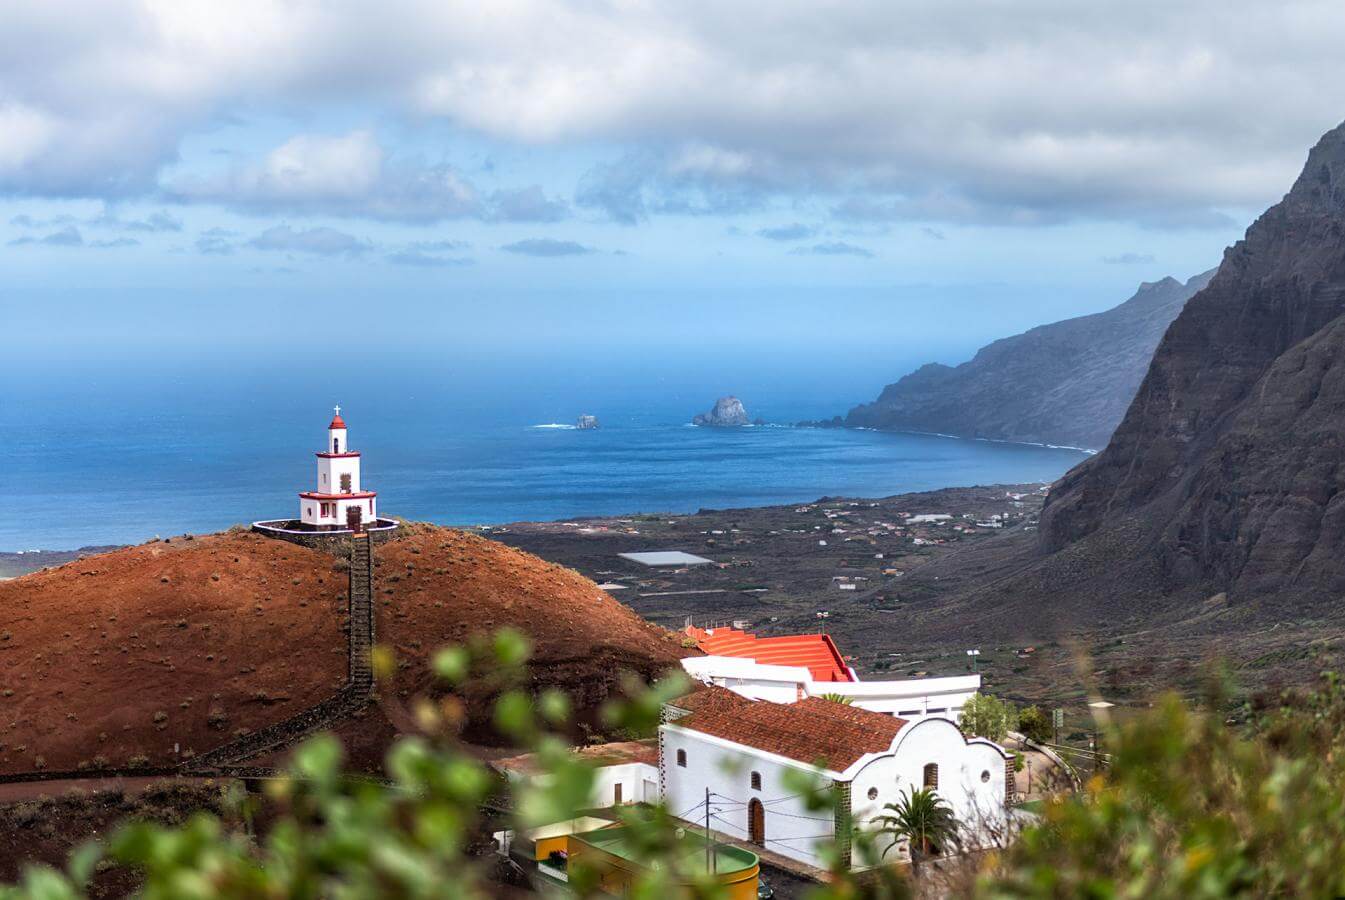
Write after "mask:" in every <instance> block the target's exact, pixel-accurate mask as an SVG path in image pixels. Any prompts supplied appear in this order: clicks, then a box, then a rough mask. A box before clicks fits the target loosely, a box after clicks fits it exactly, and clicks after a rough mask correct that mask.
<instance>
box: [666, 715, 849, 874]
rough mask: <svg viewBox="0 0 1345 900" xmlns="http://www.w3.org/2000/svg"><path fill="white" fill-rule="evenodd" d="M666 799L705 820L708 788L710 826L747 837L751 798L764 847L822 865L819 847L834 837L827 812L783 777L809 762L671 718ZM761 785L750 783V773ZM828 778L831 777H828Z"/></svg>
mask: <svg viewBox="0 0 1345 900" xmlns="http://www.w3.org/2000/svg"><path fill="white" fill-rule="evenodd" d="M662 731H663V735H662V747H663V749H662V755H661V757H660V761H661V764H662V767H663V774H664V785H665V793H664V802H665V803H666V805H667V807H668V810H669V812H671V813H672V814H673V815H674V816H678V817H679V818H683V819H686V820H687V821H690V822H693V823H695V824H698V825H704V823H705V807H704V803H705V791H706V789H707V788H708V789H709V790H710V791H711V793H712V797H711V813H712V818H711V819H710V826H711V828H712V829H713V830H715V831H719V832H722V833H724V834H727V835H730V836H732V837H734V838H738V839H740V840H743V841H749V840H750V839H751V835H750V833H749V831H748V816H749V804H750V803H751V801H752V800H757V801H759V802H760V803H761V805H762V812H763V822H764V824H765V829H764V830H765V835H764V837H765V843H764V844H763V846H764V847H765V849H767V850H769V851H771V852H772V853H778V854H780V855H781V856H787V857H789V858H790V859H794V860H798V861H799V862H803V863H806V864H808V865H811V866H821V865H822V859H821V857H820V856H819V853H818V851H819V849H820V848H821V847H822V846H824V845H825V844H828V843H830V842H831V841H832V840H833V839H834V833H835V827H834V823H833V821H832V819H831V817H830V816H828V815H826V814H824V813H819V812H816V811H813V810H809V809H808V807H807V805H806V804H807V798H806V797H802V796H798V794H797V792H796V791H794V790H793V789H791V788H790V787H787V786H786V785H785V783H784V779H785V773H786V772H790V771H793V772H815V771H816V770H815V769H813V767H811V766H807V765H804V764H802V763H798V762H794V761H793V760H788V759H786V758H784V757H780V756H775V755H774V754H770V753H767V752H765V751H761V750H756V749H754V748H751V747H742V746H739V745H737V744H732V743H729V742H727V741H722V740H720V739H718V738H714V737H711V736H709V735H703V734H700V733H698V732H693V731H687V730H683V729H680V728H678V727H677V726H676V725H675V724H670V725H664V726H663V728H662ZM678 750H682V751H685V752H686V766H685V767H681V766H678V765H677V751H678ZM753 772H757V773H758V774H759V775H760V776H761V789H760V790H753V789H752V773H753ZM827 781H828V783H829V781H830V779H827Z"/></svg>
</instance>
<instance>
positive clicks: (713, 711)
mask: <svg viewBox="0 0 1345 900" xmlns="http://www.w3.org/2000/svg"><path fill="white" fill-rule="evenodd" d="M665 719H666V721H665V724H663V725H662V726H660V728H659V776H660V779H661V783H662V786H663V799H664V802H665V804H666V805H667V807H668V809H669V810H670V811H671V812H672V813H673V814H674V815H676V816H679V817H681V818H684V819H687V820H688V821H692V822H698V823H699V822H703V821H704V818H705V816H706V805H705V804H706V798H707V796H708V798H709V808H708V813H709V818H710V824H711V828H712V829H714V830H716V831H720V832H722V833H724V834H727V835H729V836H731V837H735V838H738V839H741V840H746V841H750V842H752V843H755V844H758V845H760V846H762V847H764V848H765V849H766V850H769V851H771V852H774V853H778V854H780V855H782V856H787V857H789V858H791V859H794V860H797V861H799V862H802V863H805V864H808V865H813V866H820V865H822V864H823V859H822V857H821V856H820V851H821V849H822V848H823V847H824V846H825V845H828V844H831V843H833V842H835V843H836V844H837V846H839V847H840V848H841V851H842V852H843V853H848V854H849V860H850V864H851V865H852V866H854V867H860V866H862V865H863V861H862V860H861V859H860V857H859V855H858V853H857V852H856V851H855V848H854V843H853V839H852V831H851V828H852V827H853V828H854V829H863V830H870V831H871V830H873V829H875V828H876V827H877V823H876V822H875V820H876V819H877V817H878V816H880V815H881V814H882V812H883V807H884V805H885V804H889V803H895V802H897V800H898V798H899V797H900V796H902V795H903V794H906V793H908V792H910V791H911V790H913V789H919V788H921V787H930V788H933V789H934V790H935V792H936V793H937V794H938V795H939V796H940V797H941V798H943V799H944V800H945V801H946V802H947V803H948V804H949V805H950V806H951V807H952V808H953V812H954V815H955V816H956V818H957V821H958V823H959V826H960V829H961V832H962V842H963V844H962V845H963V847H964V848H971V847H987V846H993V845H996V844H998V843H1001V842H1002V841H1003V840H1004V838H1005V836H1006V833H1007V826H1008V813H1007V799H1008V798H1009V797H1010V796H1011V795H1012V791H1013V758H1012V756H1011V755H1010V754H1009V753H1008V752H1006V751H1005V750H1004V749H1003V748H1001V747H1000V746H999V745H997V744H995V743H993V742H991V741H988V740H985V739H982V738H966V737H964V736H963V734H962V732H961V731H960V730H959V729H958V727H957V726H956V725H955V724H953V722H951V721H950V720H948V719H945V718H940V717H927V718H923V719H919V720H916V721H909V720H906V719H902V718H898V717H894V716H889V715H884V714H882V713H877V712H871V711H869V710H865V709H858V708H855V707H853V706H848V705H846V704H842V703H837V702H835V701H831V700H823V699H820V698H815V697H810V698H806V699H804V700H800V701H798V702H795V703H788V704H781V703H771V702H769V701H754V700H748V699H747V698H745V697H742V696H740V695H738V694H736V693H734V692H732V691H728V690H723V689H718V688H713V687H712V688H707V689H704V690H701V691H699V692H697V693H694V694H690V695H688V696H686V697H683V698H680V699H679V700H676V701H674V702H673V703H672V704H669V706H668V707H667V708H666V709H665ZM789 773H794V774H795V775H796V776H798V777H796V778H795V779H791V778H789ZM804 779H807V780H809V781H810V782H811V783H812V784H813V785H815V786H814V787H812V788H804V789H800V787H799V784H798V782H799V781H803V780H804ZM819 791H831V792H833V794H834V796H835V797H836V801H837V803H836V809H835V812H834V813H832V814H830V815H827V814H825V813H821V812H818V811H816V810H815V809H811V808H810V807H809V805H808V800H809V797H808V795H809V794H812V793H814V792H819ZM707 792H708V793H707ZM879 840H880V841H887V843H888V844H891V843H892V842H891V841H890V840H889V839H887V838H880V839H879ZM879 849H880V850H883V849H886V848H885V847H882V846H881V845H880V847H879ZM906 853H907V850H906V848H905V847H904V846H902V845H898V846H897V847H896V848H895V849H893V850H892V851H891V852H889V853H888V854H887V856H886V857H885V859H887V860H896V859H900V858H903V857H904V856H905V855H906Z"/></svg>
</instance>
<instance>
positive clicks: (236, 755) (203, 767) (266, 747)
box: [182, 534, 374, 773]
mask: <svg viewBox="0 0 1345 900" xmlns="http://www.w3.org/2000/svg"><path fill="white" fill-rule="evenodd" d="M346 596H347V597H348V598H349V605H350V637H349V641H348V644H349V652H350V659H349V669H348V677H347V679H346V683H345V684H344V685H343V686H342V687H341V690H340V691H338V692H337V693H336V694H334V695H333V696H331V697H328V698H327V699H326V700H323V701H322V702H321V703H319V704H317V705H316V706H310V707H309V708H308V709H305V710H303V711H302V712H299V713H297V714H295V715H293V716H290V717H289V718H288V719H284V720H283V721H280V722H276V723H275V724H273V725H268V726H267V727H265V728H262V729H259V730H258V731H255V732H252V733H251V734H246V735H243V736H241V737H237V738H235V739H234V740H232V741H229V742H228V743H226V744H224V745H222V746H220V747H216V748H215V749H214V750H211V751H209V752H207V753H204V754H202V755H201V756H198V757H197V758H195V759H193V760H191V761H190V762H188V763H186V764H185V765H184V766H183V767H182V769H183V771H186V772H199V773H206V772H219V771H221V770H224V769H226V768H228V767H230V766H231V765H232V764H234V763H237V762H239V761H240V760H246V759H250V758H252V757H255V756H257V755H259V754H261V753H268V752H275V751H279V750H284V749H288V748H289V747H291V746H293V745H294V744H295V743H297V742H298V741H299V740H301V739H302V738H305V737H307V736H308V735H311V734H313V733H315V732H317V731H321V730H323V729H325V728H328V727H330V726H331V725H334V724H336V723H337V722H340V721H341V720H342V719H344V718H346V717H347V716H350V715H352V714H353V713H356V712H358V711H359V710H361V709H363V708H364V707H366V706H367V705H368V704H369V701H370V699H371V698H372V695H373V690H374V669H373V658H372V656H373V648H374V553H373V542H372V541H371V540H370V538H369V535H368V534H357V535H354V536H353V538H352V541H351V548H350V590H349V591H347V593H346Z"/></svg>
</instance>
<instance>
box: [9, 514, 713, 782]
mask: <svg viewBox="0 0 1345 900" xmlns="http://www.w3.org/2000/svg"><path fill="white" fill-rule="evenodd" d="M375 557H376V566H377V568H376V576H375V579H376V580H375V590H376V598H377V599H376V607H377V611H376V627H377V635H378V641H379V643H382V644H386V645H389V646H391V647H393V648H395V650H396V653H397V658H398V660H399V669H398V672H397V675H396V676H395V679H394V684H393V686H392V690H393V691H395V692H396V693H397V694H399V695H409V694H411V693H414V692H419V691H422V690H426V689H428V688H430V687H431V686H432V682H433V679H432V677H431V675H430V673H429V671H428V669H427V668H426V661H427V660H428V659H429V657H430V656H431V655H432V654H433V652H434V650H436V649H437V648H439V647H441V646H443V645H445V644H450V643H455V642H460V641H462V640H463V639H465V638H467V637H468V636H470V635H472V634H474V633H489V632H492V631H494V630H496V629H498V628H500V627H503V626H512V627H515V628H518V629H520V630H521V631H523V632H525V633H527V634H528V635H529V636H530V637H531V638H532V640H533V642H534V645H535V649H534V656H533V660H532V663H531V669H530V671H531V676H532V679H533V682H534V684H535V685H537V686H551V685H554V686H557V687H561V688H563V689H565V690H567V691H569V693H570V694H571V697H572V699H573V700H574V703H575V706H576V708H577V710H578V711H579V713H580V714H581V715H588V716H591V715H592V714H593V712H594V711H595V709H596V707H597V706H598V705H599V704H601V703H602V702H603V701H604V700H605V699H606V698H607V697H608V695H609V694H610V693H611V692H612V691H613V690H614V689H615V687H616V681H617V673H618V672H619V671H621V670H630V671H634V672H636V673H638V674H640V675H643V676H645V677H653V676H655V675H657V674H658V673H659V672H661V671H663V670H665V669H666V668H668V667H669V666H672V665H675V664H676V660H677V659H678V658H680V657H681V656H684V655H686V654H687V653H688V652H694V651H688V650H685V649H683V648H682V647H681V643H680V640H679V639H678V638H677V637H675V636H673V635H672V634H671V633H669V632H667V631H665V630H663V629H661V628H658V627H656V626H654V625H652V624H650V623H648V622H646V621H644V620H643V619H641V618H640V617H638V616H637V615H636V614H635V613H633V612H632V611H630V610H629V609H627V608H626V607H624V606H622V605H621V604H619V603H617V602H616V601H615V600H613V599H612V598H611V597H609V596H608V595H607V594H606V593H604V592H603V591H602V590H600V589H599V588H598V587H597V586H596V585H595V584H593V583H592V582H591V581H589V580H588V579H586V578H584V577H583V576H581V575H579V574H578V573H576V572H574V571H571V570H569V569H565V568H563V567H560V566H556V565H552V564H550V563H547V562H545V561H543V560H540V559H538V558H537V557H534V556H532V555H530V554H527V553H523V552H521V551H518V550H514V549H512V548H510V547H506V546H503V545H501V544H497V543H494V542H492V541H488V540H485V539H483V538H480V537H476V536H473V535H469V534H465V533H463V532H460V531H455V530H452V529H446V528H438V527H433V526H423V525H412V526H407V527H406V528H404V529H403V535H402V536H401V538H400V539H398V540H395V541H392V542H390V543H387V544H384V545H381V546H380V547H378V549H377V551H376V554H375ZM346 570H347V566H346V563H345V561H344V560H342V559H339V558H336V557H333V556H330V555H327V554H325V553H321V552H318V551H314V550H308V549H304V548H301V547H297V546H294V545H291V544H287V543H283V542H281V541H276V540H271V539H268V538H264V537H261V536H260V535H255V534H250V533H228V534H218V535H208V536H202V537H196V538H194V539H191V538H174V539H172V540H171V541H162V542H161V541H156V542H152V543H148V544H143V545H141V546H138V547H130V548H126V549H123V550H116V551H113V552H111V553H106V554H102V555H99V556H93V557H88V558H86V559H81V560H78V561H76V562H73V563H70V564H68V565H65V566H61V567H60V568H56V569H51V570H48V571H44V572H37V573H34V574H32V575H27V576H24V577H22V578H17V579H14V580H13V581H8V582H0V775H6V774H14V773H20V772H31V771H35V770H43V769H45V770H47V771H62V770H71V769H76V768H81V767H85V768H108V767H111V768H124V767H128V766H138V765H152V766H171V765H174V764H175V763H178V762H181V761H184V759H187V758H190V757H191V756H193V755H198V754H201V753H204V752H206V751H208V750H211V749H213V748H216V747H218V746H220V745H222V744H225V743H226V742H228V741H230V740H231V739H233V738H234V737H235V736H237V735H242V734H246V733H248V732H255V731H257V730H259V729H261V728H264V727H266V726H268V725H272V724H275V723H277V722H280V721H283V720H285V719H288V718H289V717H291V716H293V715H295V714H297V713H299V712H301V711H303V710H304V709H306V708H307V707H310V706H313V705H315V704H317V703H319V702H320V701H322V700H324V699H326V698H328V697H331V696H332V695H333V694H334V693H336V692H337V691H338V690H339V689H340V688H341V686H342V684H343V683H344V681H345V677H346V660H347V647H346V627H347V608H346V606H347V604H346V591H347V588H348V582H347V574H346ZM470 713H471V722H470V723H469V725H470V726H471V727H470V728H469V733H470V731H471V728H476V729H477V730H478V731H479V730H481V728H482V723H484V722H485V721H488V713H489V711H488V707H487V705H486V704H485V702H484V700H483V701H482V702H481V703H480V704H478V703H476V702H472V703H471V707H470ZM380 723H381V724H380ZM348 730H349V731H351V736H353V737H356V738H359V739H362V740H363V742H364V744H365V747H364V750H365V751H367V752H369V753H375V752H379V751H381V746H371V742H372V743H377V744H379V745H381V744H382V743H383V742H384V741H385V740H386V738H387V737H389V736H390V735H391V734H392V733H393V731H394V729H392V728H391V727H389V726H387V725H386V723H385V722H383V721H382V717H381V716H377V715H374V716H370V715H369V714H367V713H366V714H363V715H361V716H360V722H355V723H351V726H350V727H349V728H347V727H341V728H338V731H341V732H346V731H348Z"/></svg>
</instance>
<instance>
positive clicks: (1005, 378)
mask: <svg viewBox="0 0 1345 900" xmlns="http://www.w3.org/2000/svg"><path fill="white" fill-rule="evenodd" d="M1211 275H1213V272H1206V273H1204V274H1202V275H1197V276H1195V277H1194V278H1192V279H1190V280H1189V281H1187V282H1186V283H1185V284H1183V283H1182V282H1180V281H1178V280H1177V279H1175V278H1164V279H1163V280H1162V281H1157V282H1152V283H1145V284H1141V285H1140V287H1139V290H1138V291H1137V292H1136V293H1135V295H1134V296H1133V297H1131V298H1130V299H1129V300H1127V301H1126V302H1124V303H1122V304H1121V305H1120V306H1117V307H1115V308H1113V309H1109V310H1107V311H1106V312H1101V313H1096V314H1094V315H1091V316H1080V317H1079V318H1075V319H1067V320H1065V321H1063V322H1056V323H1054V324H1051V325H1042V326H1040V327H1038V328H1033V329H1032V330H1031V331H1027V332H1024V333H1023V334H1019V335H1015V336H1013V337H1009V338H1004V339H1003V340H999V341H995V342H994V343H993V344H990V345H988V346H986V347H982V348H981V349H980V350H979V351H978V352H977V353H976V356H975V357H973V358H972V359H971V360H970V361H968V362H965V363H963V364H961V365H960V366H956V367H951V366H945V365H941V364H939V363H930V364H929V365H926V366H922V367H921V368H919V369H917V370H916V371H914V372H912V373H911V374H909V375H907V376H906V377H904V378H902V379H901V380H900V381H898V382H897V383H896V384H890V385H888V386H887V387H886V388H884V389H883V392H882V394H881V395H879V397H878V399H877V400H876V401H874V402H873V403H869V404H865V405H863V406H857V407H855V408H854V409H852V410H850V413H849V415H847V416H846V418H845V424H846V425H849V426H863V427H872V428H895V429H903V430H909V431H931V432H938V433H941V434H956V435H960V436H963V437H982V438H993V439H996V440H1010V441H1032V442H1038V443H1048V444H1060V445H1065V446H1072V447H1088V448H1098V447H1103V446H1105V445H1106V443H1107V439H1108V438H1109V437H1110V436H1111V433H1112V430H1113V429H1115V427H1116V425H1117V423H1118V422H1120V421H1121V417H1122V416H1123V415H1124V414H1125V410H1126V407H1127V406H1128V405H1129V404H1130V401H1131V400H1132V399H1133V398H1134V396H1135V390H1136V389H1137V388H1138V387H1139V384H1140V381H1141V379H1143V377H1144V372H1145V370H1146V369H1147V368H1148V365H1149V360H1150V358H1151V357H1152V356H1153V351H1154V348H1155V347H1156V346H1158V341H1159V339H1160V338H1162V336H1163V332H1164V331H1165V330H1166V329H1167V327H1168V325H1169V324H1170V323H1171V322H1172V320H1173V319H1174V318H1175V317H1176V315H1177V313H1179V312H1181V309H1182V306H1183V305H1184V304H1185V303H1186V301H1187V300H1189V299H1190V298H1191V296H1192V295H1193V294H1195V293H1196V291H1198V290H1200V289H1201V288H1202V287H1204V286H1205V284H1206V283H1207V282H1208V281H1209V278H1210V276H1211Z"/></svg>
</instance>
